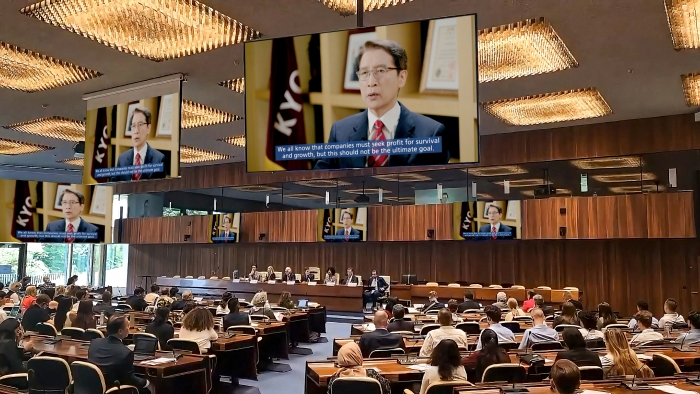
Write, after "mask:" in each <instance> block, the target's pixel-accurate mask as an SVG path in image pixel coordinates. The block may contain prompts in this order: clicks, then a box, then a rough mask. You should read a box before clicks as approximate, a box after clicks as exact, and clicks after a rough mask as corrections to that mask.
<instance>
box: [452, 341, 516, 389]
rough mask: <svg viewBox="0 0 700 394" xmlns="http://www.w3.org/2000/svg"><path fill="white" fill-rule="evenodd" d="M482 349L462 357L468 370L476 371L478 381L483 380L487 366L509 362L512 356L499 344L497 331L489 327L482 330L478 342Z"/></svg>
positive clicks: (463, 363)
mask: <svg viewBox="0 0 700 394" xmlns="http://www.w3.org/2000/svg"><path fill="white" fill-rule="evenodd" d="M478 344H479V346H480V349H479V350H477V351H475V352H472V353H471V354H470V355H468V356H466V357H463V358H462V365H464V368H465V369H467V370H472V369H473V370H474V371H475V372H476V381H477V382H481V377H482V376H483V375H484V371H486V368H488V367H490V366H492V365H494V364H508V363H510V357H509V356H508V353H507V352H506V351H505V349H503V348H502V347H499V346H498V335H497V334H496V331H494V330H492V329H490V328H487V329H485V330H483V331H481V335H480V337H479V342H478Z"/></svg>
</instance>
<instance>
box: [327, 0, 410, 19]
mask: <svg viewBox="0 0 700 394" xmlns="http://www.w3.org/2000/svg"><path fill="white" fill-rule="evenodd" d="M318 1H319V2H321V3H323V4H324V5H325V6H326V7H328V8H330V9H332V10H333V11H337V12H339V13H340V15H342V16H350V15H355V14H356V13H357V0H318ZM410 1H413V0H365V2H364V5H365V7H364V8H365V11H372V10H377V9H380V8H384V7H390V6H393V5H399V4H404V3H408V2H410Z"/></svg>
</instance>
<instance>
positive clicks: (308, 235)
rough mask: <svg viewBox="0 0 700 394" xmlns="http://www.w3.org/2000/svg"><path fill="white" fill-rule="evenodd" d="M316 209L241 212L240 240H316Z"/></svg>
mask: <svg viewBox="0 0 700 394" xmlns="http://www.w3.org/2000/svg"><path fill="white" fill-rule="evenodd" d="M317 220H318V211H316V210H305V211H282V212H254V213H243V214H241V222H242V226H243V227H242V229H241V231H242V233H241V242H260V241H258V237H259V235H260V234H261V233H265V234H266V235H265V239H264V241H263V242H316V228H317V227H318V221H317Z"/></svg>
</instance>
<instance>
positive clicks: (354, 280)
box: [341, 275, 360, 285]
mask: <svg viewBox="0 0 700 394" xmlns="http://www.w3.org/2000/svg"><path fill="white" fill-rule="evenodd" d="M348 280H349V282H348ZM341 283H342V284H344V285H347V284H348V283H357V284H359V283H360V282H359V280H358V278H357V275H353V276H352V279H350V278H349V277H347V276H346V277H345V278H344V279H343V281H342V282H341Z"/></svg>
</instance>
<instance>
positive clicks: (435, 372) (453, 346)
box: [420, 331, 467, 394]
mask: <svg viewBox="0 0 700 394" xmlns="http://www.w3.org/2000/svg"><path fill="white" fill-rule="evenodd" d="M431 332H433V331H431ZM428 365H429V367H428V369H426V370H425V373H424V374H423V381H422V382H421V385H420V394H425V393H426V392H427V391H428V387H429V386H430V385H431V384H432V383H435V382H439V381H445V380H464V381H466V380H467V372H466V371H465V370H464V367H463V366H462V364H461V358H460V355H459V347H458V346H457V343H455V341H453V340H451V339H443V340H442V341H440V343H438V344H437V346H435V349H433V352H432V354H431V355H430V361H429V362H428Z"/></svg>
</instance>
